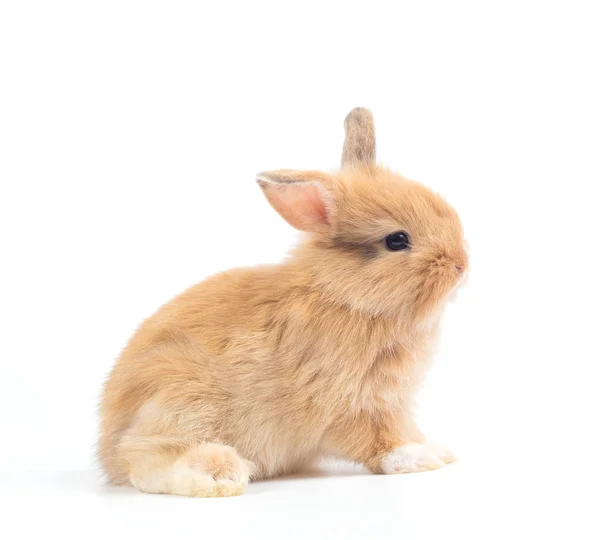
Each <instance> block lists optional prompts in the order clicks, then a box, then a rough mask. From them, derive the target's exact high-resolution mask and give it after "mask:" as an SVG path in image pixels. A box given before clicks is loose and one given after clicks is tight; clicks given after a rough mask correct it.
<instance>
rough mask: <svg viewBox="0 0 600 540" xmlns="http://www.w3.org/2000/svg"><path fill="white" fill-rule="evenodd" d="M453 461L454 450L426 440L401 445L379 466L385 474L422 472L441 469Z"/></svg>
mask: <svg viewBox="0 0 600 540" xmlns="http://www.w3.org/2000/svg"><path fill="white" fill-rule="evenodd" d="M453 461H455V457H454V456H453V455H452V452H450V451H449V450H448V449H446V448H445V447H444V446H443V445H442V444H440V443H435V442H426V443H423V444H406V445H404V446H399V447H398V448H396V449H395V450H393V451H392V452H390V453H389V454H388V455H387V456H386V457H385V458H383V460H382V461H381V464H380V466H379V468H380V469H381V472H382V473H384V474H400V473H411V472H422V471H432V470H434V469H439V468H440V467H441V466H442V465H444V464H445V463H452V462H453Z"/></svg>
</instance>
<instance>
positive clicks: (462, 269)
mask: <svg viewBox="0 0 600 540" xmlns="http://www.w3.org/2000/svg"><path fill="white" fill-rule="evenodd" d="M455 268H456V272H457V273H458V275H460V274H462V273H463V272H464V271H465V267H464V266H463V265H462V264H457V265H456V266H455Z"/></svg>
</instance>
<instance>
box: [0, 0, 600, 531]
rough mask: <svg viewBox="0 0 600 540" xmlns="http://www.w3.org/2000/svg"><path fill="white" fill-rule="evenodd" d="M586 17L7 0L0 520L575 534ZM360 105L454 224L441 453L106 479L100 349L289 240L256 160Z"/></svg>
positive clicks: (440, 403)
mask: <svg viewBox="0 0 600 540" xmlns="http://www.w3.org/2000/svg"><path fill="white" fill-rule="evenodd" d="M599 25H600V18H599V14H598V5H597V3H595V2H552V1H545V2H532V1H520V2H481V1H480V2H458V3H457V2H439V3H429V2H416V1H413V2H376V1H370V2H339V3H338V2H318V3H313V2H307V1H304V2H302V3H297V4H296V3H292V2H258V1H256V0H254V1H252V2H151V1H143V2H142V1H140V2H133V1H125V0H119V1H107V0H105V1H102V2H82V1H72V2H63V1H55V2H28V1H25V0H20V1H4V2H2V3H1V4H0V181H1V192H0V231H1V233H0V234H1V248H0V249H1V251H0V256H1V258H2V263H1V267H0V272H1V280H0V294H1V297H0V298H1V299H0V325H1V326H0V328H1V336H2V341H1V349H0V353H1V360H0V362H1V364H0V415H1V416H0V419H1V424H0V425H1V433H2V442H1V443H0V470H3V471H5V473H4V475H3V476H0V486H1V488H2V489H1V490H0V496H1V497H2V499H3V501H4V502H3V503H2V504H3V509H4V511H6V516H8V517H9V518H12V519H4V520H3V521H2V525H1V526H0V528H2V527H6V528H9V527H11V526H13V525H18V526H19V528H20V531H21V534H25V533H26V532H27V533H28V534H29V533H32V534H33V533H34V532H36V531H38V532H42V531H43V532H45V533H46V534H48V532H49V531H50V532H52V533H53V534H58V533H59V532H60V534H62V535H63V537H69V538H70V537H82V535H89V534H92V533H94V532H95V533H97V534H99V533H100V532H102V534H103V535H107V534H110V535H112V536H115V535H116V536H119V535H120V534H121V535H123V536H126V532H127V531H131V533H132V534H133V535H134V537H139V536H140V535H145V536H148V535H150V536H152V535H153V534H156V535H161V536H164V535H166V534H171V533H172V534H174V535H177V536H179V537H181V536H184V537H188V536H189V537H190V538H192V537H193V538H201V537H206V536H208V535H210V536H216V537H225V536H227V535H229V534H231V535H234V534H236V533H237V530H238V528H244V530H245V533H244V534H245V536H246V537H255V536H260V537H263V538H268V537H277V536H278V535H280V536H281V537H283V538H288V537H292V536H294V535H296V536H298V537H305V538H320V537H323V538H333V537H337V536H340V537H345V538H348V537H354V536H356V537H369V536H373V537H379V538H388V537H389V538H399V537H401V536H402V535H404V537H405V538H430V537H437V536H439V535H441V534H444V535H445V536H447V535H450V536H451V537H452V536H453V535H461V536H463V537H469V538H470V537H473V538H476V537H495V536H498V537H500V536H502V535H504V534H511V536H512V537H513V538H521V537H523V538H526V537H527V538H530V537H532V535H533V536H536V535H539V534H542V531H544V534H546V531H552V532H553V533H554V534H558V535H560V534H569V535H570V537H573V538H588V537H589V538H592V537H595V538H597V536H594V530H596V533H597V528H596V527H597V522H596V523H594V520H597V509H598V492H597V486H598V484H597V480H598V476H597V473H598V462H599V460H600V447H599V446H600V445H599V444H598V443H599V440H598V439H599V438H598V426H599V422H598V413H599V412H600V404H599V399H598V390H597V388H598V378H599V376H600V369H599V367H598V362H599V361H600V347H599V345H598V333H599V330H600V324H599V323H600V316H599V314H598V305H599V300H600V285H599V283H600V280H599V279H598V274H599V272H598V266H599V263H600V256H599V254H598V253H599V247H598V237H599V234H600V218H599V212H600V208H599V201H600V197H599V195H600V191H599V188H598V186H599V182H600V164H599V149H600V105H599V103H600V100H599V96H600V80H599V79H600V75H599V66H600V61H599V55H598V51H600V38H599V33H598V27H599ZM355 106H366V107H369V108H371V109H372V111H373V113H374V115H375V119H376V124H377V136H378V152H379V158H380V160H381V161H382V162H383V163H385V164H388V165H390V166H392V167H393V168H395V169H397V170H398V171H400V172H402V173H404V174H405V175H406V176H408V177H411V178H414V179H417V180H419V181H421V182H423V183H425V184H426V185H428V186H430V187H432V188H434V189H435V190H437V191H439V192H440V193H442V194H443V195H444V196H445V197H446V198H447V199H448V200H449V201H450V202H451V203H452V204H453V205H454V206H455V207H456V208H457V210H458V211H459V213H460V214H461V216H462V219H463V224H464V227H465V230H466V235H467V238H468V241H469V245H470V254H471V273H470V279H469V282H468V284H467V285H466V287H465V288H464V290H462V291H461V293H460V294H459V295H458V298H457V300H456V302H455V303H454V304H452V305H451V306H450V307H449V309H448V311H447V314H446V319H445V323H444V333H443V339H442V343H441V347H440V350H439V353H438V358H437V363H436V367H435V369H434V371H433V372H432V373H431V376H430V377H429V379H428V384H427V386H426V388H425V390H424V391H423V393H422V396H421V409H420V416H421V420H422V424H423V426H424V428H425V431H426V432H427V433H429V434H430V435H431V436H432V437H433V438H437V439H442V440H444V441H445V442H446V443H447V444H448V445H449V446H450V447H452V448H453V449H454V450H455V452H456V453H457V454H458V456H459V458H460V461H459V462H458V463H457V464H456V465H453V466H451V467H448V468H446V469H444V470H441V471H436V472H431V473H426V474H420V475H409V476H401V477H385V478H384V477H381V476H369V475H365V474H362V473H361V470H360V469H359V468H357V467H353V466H345V467H346V469H344V468H343V467H342V469H340V470H337V469H336V471H337V472H336V471H334V470H333V469H328V470H329V471H330V472H329V473H328V475H326V476H324V477H319V476H315V475H312V477H311V478H309V479H302V480H301V479H288V480H283V481H274V482H266V483H262V484H256V485H253V486H251V487H250V489H249V492H248V493H247V494H246V495H245V496H244V497H241V498H237V499H230V500H219V501H207V500H187V499H181V498H176V497H171V498H169V497H159V496H147V495H141V494H137V493H136V492H134V491H132V490H131V491H130V490H127V489H125V490H118V489H115V488H112V489H111V488H106V487H103V485H102V482H101V481H100V480H99V479H98V475H97V473H96V472H94V471H95V467H96V465H95V463H94V457H93V447H94V444H95V438H96V426H97V418H96V405H97V402H98V398H99V393H100V388H101V384H102V381H103V379H104V377H105V376H106V374H107V372H108V371H109V369H110V367H111V365H112V363H113V362H114V360H115V358H116V357H117V356H118V354H119V351H120V349H121V348H122V347H123V345H124V344H125V342H126V340H127V339H128V337H129V336H130V335H131V333H132V332H133V330H134V329H135V327H136V326H137V325H138V324H139V322H140V321H141V320H142V318H144V317H146V316H148V315H150V314H151V313H152V312H153V311H154V310H155V309H156V308H157V307H158V306H159V305H161V304H162V303H164V302H166V301H168V300H169V299H170V298H171V297H172V296H174V295H175V294H177V293H179V292H180V291H182V290H183V289H184V288H186V287H187V286H189V285H191V284H192V283H195V282H197V281H199V280H201V279H203V278H204V277H206V276H208V275H210V274H213V273H214V272H217V271H220V270H225V269H227V268H231V267H234V266H242V265H252V264H258V263H263V262H276V261H278V260H280V259H281V258H282V257H283V255H284V253H285V252H286V250H287V249H289V247H290V246H292V245H293V244H294V242H295V239H296V236H295V234H294V232H293V231H292V230H291V229H290V228H289V227H288V226H287V225H286V224H285V223H284V222H283V221H282V220H281V219H280V218H279V217H278V216H277V215H276V213H275V212H274V211H273V210H272V209H271V208H270V207H269V206H268V203H267V202H266V201H265V200H264V198H263V196H262V194H261V193H260V190H259V188H258V187H257V186H256V184H255V182H254V180H253V178H254V174H255V173H256V172H258V171H260V170H268V169H275V168H323V169H333V168H335V167H336V165H337V164H338V161H339V157H340V153H341V145H342V140H343V118H344V116H345V115H346V113H347V112H348V111H349V110H350V109H351V108H352V107H355ZM42 471H45V472H42ZM340 471H342V472H340ZM344 471H345V472H344ZM592 490H593V491H592ZM594 512H595V513H596V517H594V515H593V513H594ZM86 527H87V528H86ZM82 531H85V532H82ZM90 531H91V532H90ZM0 532H1V531H0ZM65 535H66V536H65ZM2 536H3V537H7V538H8V537H9V536H6V535H5V534H3V535H2ZM10 537H15V538H16V537H21V536H14V535H13V536H10Z"/></svg>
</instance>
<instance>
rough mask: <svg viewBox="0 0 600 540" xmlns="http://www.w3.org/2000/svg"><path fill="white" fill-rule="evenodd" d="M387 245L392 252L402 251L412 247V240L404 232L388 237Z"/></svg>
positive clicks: (386, 239)
mask: <svg viewBox="0 0 600 540" xmlns="http://www.w3.org/2000/svg"><path fill="white" fill-rule="evenodd" d="M385 245H386V246H387V248H388V249H389V250H390V251H402V250H404V249H408V248H409V247H410V238H409V237H408V234H406V233H405V232H404V231H399V232H395V233H393V234H390V235H388V236H386V238H385Z"/></svg>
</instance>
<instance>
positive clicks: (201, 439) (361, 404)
mask: <svg viewBox="0 0 600 540" xmlns="http://www.w3.org/2000/svg"><path fill="white" fill-rule="evenodd" d="M352 114H354V115H355V116H354V117H353V116H352ZM364 114H365V113H364V110H360V109H359V110H358V112H353V113H351V116H349V120H347V124H346V129H347V141H346V142H347V144H348V143H349V142H350V143H352V144H354V145H355V146H357V145H358V150H355V149H354V147H352V146H351V145H349V144H348V150H347V151H346V150H345V160H346V163H345V164H344V166H343V167H342V169H341V170H340V172H339V173H336V174H333V175H329V174H326V173H320V172H315V171H308V172H296V171H275V172H273V173H263V174H262V175H260V176H259V178H258V180H259V184H260V185H261V187H262V188H263V190H264V191H265V194H266V196H267V198H268V199H269V201H270V202H271V204H272V205H273V206H274V207H275V209H276V210H277V211H278V212H279V213H280V214H281V215H282V216H283V217H284V218H285V219H286V220H287V221H288V222H289V223H291V224H292V225H293V226H295V227H297V228H299V229H301V230H304V231H307V235H306V237H305V239H304V240H303V242H302V243H301V244H300V245H299V246H298V247H297V248H296V250H295V251H294V252H293V253H292V254H291V256H290V257H289V258H288V259H287V260H286V261H285V262H283V263H282V264H280V265H275V266H264V267H257V268H251V269H237V270H231V271H228V272H224V273H222V274H219V275H216V276H213V277H211V278H209V279H207V280H205V281H203V282H202V283H200V284H198V285H196V286H194V287H192V288H190V289H188V290H187V291H185V292H184V293H183V294H181V295H180V296H178V297H177V298H175V299H174V300H173V301H172V302H170V303H168V304H166V305H165V306H163V307H162V308H160V309H159V310H158V312H157V313H156V314H155V315H153V316H152V317H151V318H149V319H148V320H146V321H145V322H144V323H143V324H142V325H141V327H140V328H139V329H138V331H137V332H136V334H135V335H134V336H133V338H132V339H131V341H130V342H129V344H128V345H127V347H126V349H125V350H124V352H123V353H122V355H121V357H120V359H119V360H118V362H117V363H116V365H115V367H114V369H113V371H112V373H111V375H110V377H109V379H108V381H107V383H106V386H105V390H104V394H103V399H102V403H101V409H100V413H101V419H102V424H101V437H100V445H99V457H100V461H101V463H102V465H103V467H104V470H105V471H106V473H107V475H108V477H109V479H110V480H111V481H112V482H114V483H116V484H132V485H134V486H136V487H137V488H139V489H141V490H142V491H147V492H151V493H173V494H179V495H189V496H226V495H236V494H239V493H241V492H242V491H243V490H244V488H245V486H246V484H247V482H248V480H249V479H262V478H267V477H272V476H276V475H280V474H284V473H289V472H294V471H297V470H299V469H301V468H302V467H304V466H306V465H308V464H310V463H312V462H313V461H314V460H315V459H316V458H318V457H320V456H322V455H335V456H339V457H343V458H346V459H350V460H353V461H357V462H360V463H363V464H364V465H365V466H367V467H368V468H369V469H371V470H372V471H373V472H379V473H396V472H413V471H420V470H429V469H434V468H437V467H439V466H441V465H443V464H444V463H447V462H450V461H452V460H453V458H452V455H451V454H450V453H449V452H448V451H446V450H445V449H444V448H442V447H441V446H438V445H433V444H431V443H427V442H426V440H425V438H424V437H423V435H422V434H421V432H420V431H419V429H418V428H417V427H416V425H415V423H414V421H413V417H412V408H413V398H414V394H415V391H416V390H417V389H418V388H419V386H420V385H421V382H422V380H423V375H424V373H425V372H426V370H427V367H428V363H429V359H430V357H431V352H432V349H433V347H434V345H435V337H436V334H437V328H438V321H439V317H440V315H441V312H442V310H443V306H444V303H445V301H446V299H447V298H448V296H449V295H450V294H451V293H452V292H453V291H454V290H455V289H456V287H457V285H458V283H459V281H460V279H459V278H460V276H461V275H462V273H463V271H464V269H465V268H466V264H467V259H466V255H465V251H464V246H463V240H462V229H461V227H460V222H459V220H458V217H457V216H456V213H455V212H454V210H452V208H451V207H449V206H448V205H447V204H446V203H445V202H444V201H443V200H442V199H441V198H440V197H439V196H437V195H435V194H433V193H432V192H430V191H429V190H427V189H426V188H424V187H423V186H420V185H419V184H416V183H414V182H411V181H408V180H406V179H404V178H402V177H400V176H398V175H396V174H394V173H392V172H390V171H388V170H387V169H384V168H381V167H378V166H376V165H375V164H374V163H372V159H374V140H371V138H370V137H371V136H369V134H368V132H367V135H366V142H367V143H368V144H369V149H371V150H372V151H369V152H366V153H362V154H361V150H360V149H361V148H363V147H364V144H361V141H360V139H359V140H358V143H357V142H356V137H354V138H353V137H352V129H353V125H352V122H354V124H355V125H357V126H358V128H360V125H361V122H364V121H365V120H364V117H362V116H361V115H364ZM369 119H370V116H367V118H366V122H367V124H368V125H369V126H370V124H369ZM348 122H350V126H349V125H348ZM355 127H356V126H355ZM371 127H372V126H371ZM358 128H357V130H356V131H357V132H359V133H361V134H363V136H364V133H365V131H364V130H362V131H361V130H360V129H358ZM371 131H372V130H371ZM364 155H367V158H366V161H365V158H364V157H363V156H364ZM396 230H403V231H404V230H406V231H410V238H411V245H410V249H409V248H407V249H406V250H405V251H406V252H398V253H394V252H390V251H389V249H388V248H387V247H386V245H385V243H384V242H383V241H382V239H384V238H386V236H387V235H389V234H390V233H392V232H394V231H396ZM409 252H410V253H409Z"/></svg>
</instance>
